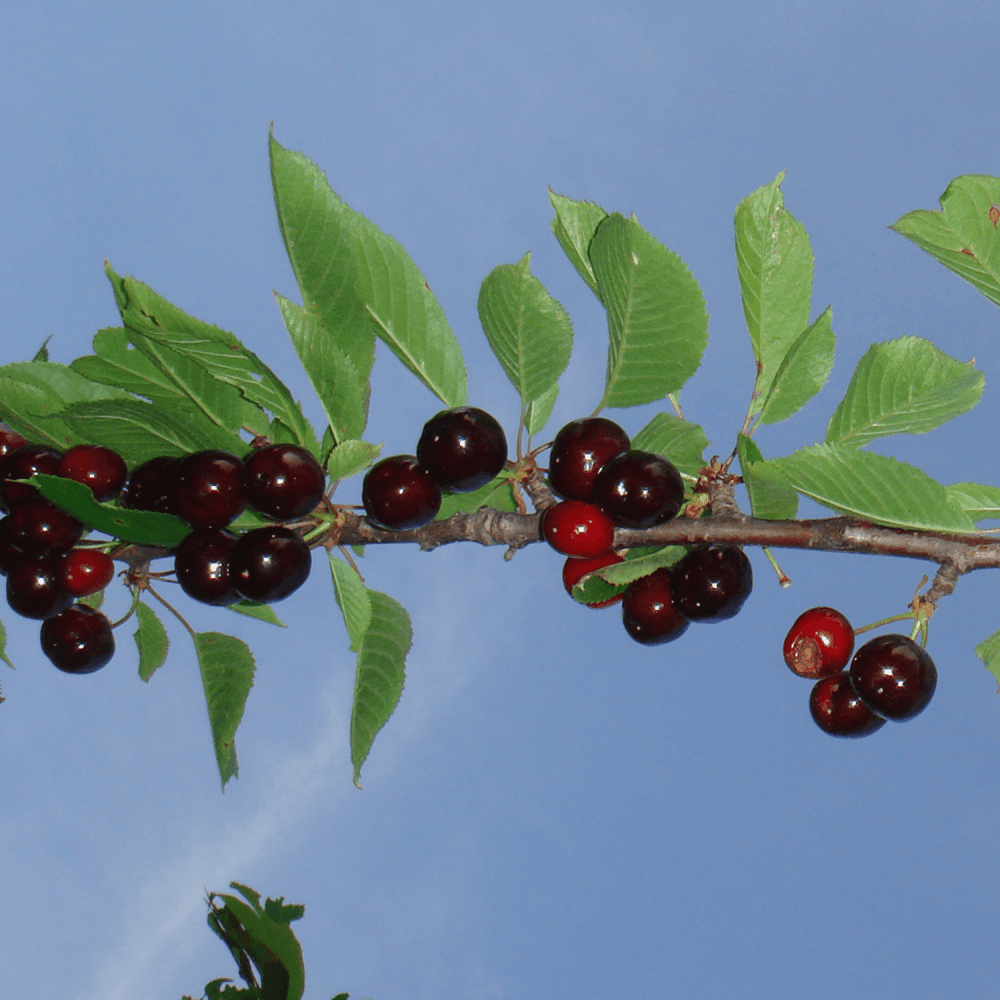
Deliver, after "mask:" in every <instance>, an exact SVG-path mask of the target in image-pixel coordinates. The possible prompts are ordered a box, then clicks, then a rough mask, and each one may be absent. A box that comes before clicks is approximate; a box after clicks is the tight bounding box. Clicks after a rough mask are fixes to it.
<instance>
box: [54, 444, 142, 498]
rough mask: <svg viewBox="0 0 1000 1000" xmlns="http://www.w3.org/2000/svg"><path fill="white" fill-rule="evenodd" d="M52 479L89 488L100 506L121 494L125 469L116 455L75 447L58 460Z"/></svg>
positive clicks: (92, 447) (86, 446) (91, 446)
mask: <svg viewBox="0 0 1000 1000" xmlns="http://www.w3.org/2000/svg"><path fill="white" fill-rule="evenodd" d="M56 475H57V476H63V477H64V478H65V479H72V480H74V481H75V482H78V483H83V484H84V485H85V486H89V487H90V492H91V493H93V494H94V499H95V500H98V501H100V502H102V503H103V502H105V501H107V500H114V498H115V497H116V496H118V494H119V493H121V491H122V487H123V486H124V485H125V480H126V479H128V469H127V468H126V467H125V459H123V458H122V457H121V455H119V454H118V452H116V451H112V450H111V449H110V448H102V447H101V446H100V445H96V444H78V445H76V446H74V447H73V448H70V450H69V451H67V452H66V453H65V454H64V455H63V457H62V458H61V459H59V465H58V466H57V467H56Z"/></svg>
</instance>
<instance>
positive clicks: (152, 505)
mask: <svg viewBox="0 0 1000 1000" xmlns="http://www.w3.org/2000/svg"><path fill="white" fill-rule="evenodd" d="M180 463H181V459H179V458H175V457H173V456H171V455H159V456H157V457H156V458H151V459H149V461H148V462H143V463H142V465H140V466H139V467H138V468H136V469H135V470H134V471H133V472H132V475H131V476H130V477H129V480H128V484H127V485H126V487H125V491H124V493H123V494H122V498H121V504H122V506H123V507H128V508H129V509H130V510H153V511H156V512H157V513H160V514H172V513H173V497H172V494H173V488H174V477H175V475H176V473H177V467H178V466H179V465H180Z"/></svg>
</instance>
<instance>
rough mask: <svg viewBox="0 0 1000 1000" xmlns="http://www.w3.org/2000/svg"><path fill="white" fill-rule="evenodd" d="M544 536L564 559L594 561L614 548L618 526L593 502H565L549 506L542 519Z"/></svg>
mask: <svg viewBox="0 0 1000 1000" xmlns="http://www.w3.org/2000/svg"><path fill="white" fill-rule="evenodd" d="M541 522H542V524H541V527H542V536H543V537H544V539H545V541H547V542H548V543H549V545H551V546H552V548H554V549H555V550H556V552H561V553H562V554H563V555H564V556H573V557H574V558H577V559H587V558H590V559H592V558H593V557H594V556H600V555H603V554H604V553H605V552H608V551H609V550H610V549H611V545H612V543H613V542H614V540H615V526H614V524H613V523H612V521H611V518H610V517H608V515H607V514H605V513H604V511H603V510H601V508H600V507H597V506H595V505H594V504H592V503H584V502H583V501H582V500H563V502H562V503H557V504H556V505H555V506H554V507H549V508H548V509H547V510H546V511H545V512H544V513H543V514H542V518H541Z"/></svg>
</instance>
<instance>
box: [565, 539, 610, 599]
mask: <svg viewBox="0 0 1000 1000" xmlns="http://www.w3.org/2000/svg"><path fill="white" fill-rule="evenodd" d="M624 561H625V560H624V559H623V558H622V556H620V555H619V554H618V553H617V552H605V553H604V554H603V555H600V556H594V557H593V558H590V559H574V558H573V557H572V556H571V557H570V558H569V559H567V560H566V562H565V563H563V571H562V579H563V586H564V587H565V588H566V593H567V594H569V596H570V597H572V598H573V600H577V598H576V597H574V595H573V588H574V587H575V586H576V585H577V583H579V581H580V580H582V579H583V578H584V577H585V576H589V575H590V574H591V573H596V572H597V571H598V570H599V569H604V567H605V566H613V565H614V564H615V563H620V562H624ZM606 586H607V587H609V588H610V587H612V584H606ZM624 596H625V588H624V587H623V588H622V589H621V592H620V593H618V594H615V595H614V596H613V597H608V598H606V599H605V600H603V601H593V602H591V601H580V603H581V604H586V605H587V607H588V608H610V607H611V605H612V604H617V603H618V602H619V601H620V600H621V599H622V598H623V597H624Z"/></svg>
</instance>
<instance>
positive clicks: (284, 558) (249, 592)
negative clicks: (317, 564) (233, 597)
mask: <svg viewBox="0 0 1000 1000" xmlns="http://www.w3.org/2000/svg"><path fill="white" fill-rule="evenodd" d="M310 569H312V553H310V551H309V546H308V545H306V543H305V542H304V541H302V538H301V537H300V536H299V535H297V534H296V533H295V532H294V531H292V530H290V529H289V528H284V527H281V526H280V525H273V526H270V527H267V528H255V529H254V530H253V531H248V532H247V533H246V534H245V535H241V536H240V538H239V540H238V541H237V542H236V544H235V545H234V546H233V547H232V549H231V550H230V553H229V580H230V582H231V584H232V585H233V586H234V587H235V588H236V589H237V591H239V593H240V594H241V595H242V596H243V597H246V598H248V599H249V600H251V601H262V602H264V603H265V604H270V603H271V602H273V601H280V600H283V599H284V598H286V597H288V595H289V594H292V593H294V592H295V591H296V590H298V589H299V587H301V586H302V584H303V583H305V582H306V580H307V579H308V577H309V571H310Z"/></svg>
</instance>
